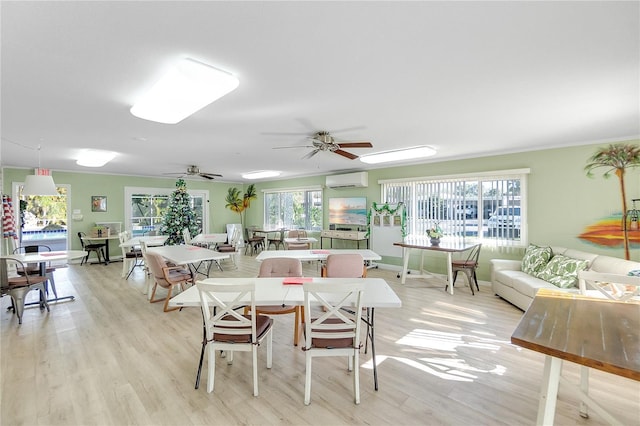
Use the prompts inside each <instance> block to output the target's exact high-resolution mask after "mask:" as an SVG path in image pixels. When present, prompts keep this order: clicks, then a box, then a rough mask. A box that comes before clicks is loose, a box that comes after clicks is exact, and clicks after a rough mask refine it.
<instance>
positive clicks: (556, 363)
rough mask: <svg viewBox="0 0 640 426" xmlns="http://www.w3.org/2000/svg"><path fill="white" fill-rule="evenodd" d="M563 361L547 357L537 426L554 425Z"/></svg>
mask: <svg viewBox="0 0 640 426" xmlns="http://www.w3.org/2000/svg"><path fill="white" fill-rule="evenodd" d="M561 371H562V360H561V359H560V358H556V357H553V356H550V355H546V356H545V360H544V374H543V377H542V387H541V389H540V401H539V403H538V418H537V420H536V425H553V418H554V416H555V412H556V399H557V397H558V385H559V383H560V372H561Z"/></svg>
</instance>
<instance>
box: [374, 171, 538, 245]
mask: <svg viewBox="0 0 640 426" xmlns="http://www.w3.org/2000/svg"><path fill="white" fill-rule="evenodd" d="M529 173H530V169H512V170H500V171H489V172H479V173H467V174H456V175H443V176H425V177H415V178H405V179H383V180H379V181H378V184H380V192H381V200H383V201H385V202H388V203H398V202H403V203H405V208H406V210H407V212H408V213H409V216H408V221H407V231H408V234H409V235H410V236H424V235H425V231H426V229H427V228H428V227H431V226H433V225H434V224H435V222H439V224H440V225H441V226H442V227H443V228H444V229H443V230H444V233H445V238H446V239H449V240H465V241H467V242H481V243H483V244H486V245H490V246H499V247H503V246H509V247H526V246H527V245H528V229H527V228H528V226H527V223H528V222H527V211H528V209H527V199H528V197H527V177H528V175H529ZM509 180H518V181H519V182H520V192H519V195H518V196H514V195H513V194H512V195H510V196H507V195H503V197H504V198H505V200H506V199H507V198H508V199H509V203H511V204H509V203H507V204H497V202H498V200H497V199H496V200H494V202H495V203H496V204H495V206H496V207H500V206H508V207H510V206H513V205H514V203H515V205H516V206H519V207H520V229H519V237H518V238H515V237H514V234H515V233H516V232H515V229H517V228H515V227H513V229H508V232H501V233H498V235H494V236H489V235H485V230H487V234H488V224H489V218H488V217H484V215H483V214H482V212H483V211H484V208H485V206H486V205H487V203H488V202H487V200H484V199H483V190H481V188H482V183H483V182H487V183H489V182H499V181H509ZM462 183H465V184H472V185H477V188H478V189H477V194H476V195H475V196H472V197H468V195H464V196H461V195H456V196H455V197H457V198H454V196H453V195H452V194H451V192H450V191H449V192H446V193H445V192H444V191H448V190H450V189H451V187H452V186H455V185H457V184H462ZM438 185H442V188H443V193H442V195H441V196H439V197H438V199H439V200H445V201H444V207H442V205H439V206H438V207H437V208H436V209H434V207H432V205H431V204H429V205H428V206H427V207H425V201H424V199H423V197H424V195H421V194H424V192H421V191H423V190H424V188H428V189H429V190H430V191H433V188H434V187H435V188H439V187H438ZM437 191H438V189H436V192H435V193H436V194H438V195H439V194H440V193H438V192H437ZM465 197H467V198H465ZM418 201H420V202H421V203H423V204H422V206H421V208H422V211H420V206H418ZM467 202H469V205H472V206H473V205H475V206H476V212H475V215H476V217H475V218H473V219H472V220H467V219H466V217H465V216H464V215H462V217H458V216H455V214H454V213H453V212H452V211H453V209H452V206H454V205H457V204H455V203H458V204H461V205H462V206H463V208H466V206H467V204H466V203H467ZM489 205H493V204H492V203H489ZM425 210H426V213H425ZM473 228H475V232H477V235H475V236H469V235H466V234H467V233H468V232H473ZM470 230H471V231H470Z"/></svg>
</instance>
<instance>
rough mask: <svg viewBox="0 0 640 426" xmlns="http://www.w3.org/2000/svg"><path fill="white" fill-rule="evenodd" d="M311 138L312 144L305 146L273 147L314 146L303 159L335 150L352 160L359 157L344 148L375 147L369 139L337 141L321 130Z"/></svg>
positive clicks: (279, 147)
mask: <svg viewBox="0 0 640 426" xmlns="http://www.w3.org/2000/svg"><path fill="white" fill-rule="evenodd" d="M309 139H310V140H311V145H304V146H277V147H274V148H273V149H286V148H313V150H312V151H311V152H309V153H308V154H306V155H305V156H304V157H302V158H303V159H308V158H311V157H313V156H314V155H316V154H317V153H318V152H320V151H327V152H333V153H335V154H338V155H341V156H343V157H345V158H348V159H350V160H355V159H356V158H358V156H357V155H355V154H352V153H351V152H348V151H345V150H344V149H342V148H373V145H372V144H371V142H367V141H357V142H356V141H345V142H337V141H336V140H335V139H334V137H333V136H331V134H330V133H329V132H327V131H324V130H322V131H319V132H316V133H314V134H313V135H312V136H310V137H309Z"/></svg>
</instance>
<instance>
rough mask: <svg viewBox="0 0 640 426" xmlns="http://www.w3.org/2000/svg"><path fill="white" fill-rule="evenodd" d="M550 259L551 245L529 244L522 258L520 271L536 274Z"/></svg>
mask: <svg viewBox="0 0 640 426" xmlns="http://www.w3.org/2000/svg"><path fill="white" fill-rule="evenodd" d="M549 259H551V247H538V246H537V245H535V244H529V247H527V250H526V251H525V252H524V257H523V258H522V272H524V273H527V274H530V275H533V276H536V275H537V274H538V272H540V271H541V270H542V269H543V268H544V267H545V265H546V264H547V263H548V262H549Z"/></svg>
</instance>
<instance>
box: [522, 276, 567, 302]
mask: <svg viewBox="0 0 640 426" xmlns="http://www.w3.org/2000/svg"><path fill="white" fill-rule="evenodd" d="M541 288H548V289H556V290H557V289H558V287H556V286H555V285H553V284H551V283H548V282H546V281H544V280H541V279H540V278H536V277H532V276H531V275H527V276H526V277H521V278H520V279H518V280H514V281H513V289H514V290H516V291H517V292H518V293H520V294H524V295H525V296H527V297H531V298H533V297H535V295H536V293H537V292H538V290H540V289H541Z"/></svg>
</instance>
